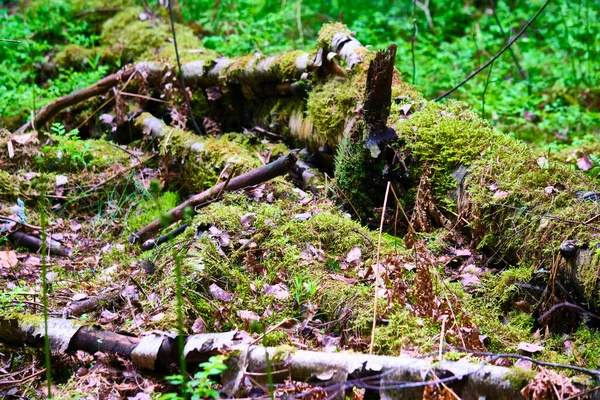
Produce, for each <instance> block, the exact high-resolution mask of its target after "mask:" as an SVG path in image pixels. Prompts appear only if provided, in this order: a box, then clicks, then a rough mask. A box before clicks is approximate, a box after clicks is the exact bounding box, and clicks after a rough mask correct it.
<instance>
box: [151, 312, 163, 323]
mask: <svg viewBox="0 0 600 400" xmlns="http://www.w3.org/2000/svg"><path fill="white" fill-rule="evenodd" d="M164 317H165V313H162V312H160V313H158V314H156V315H153V316H151V317H150V321H152V322H158V321H160V320H161V319H163V318H164Z"/></svg>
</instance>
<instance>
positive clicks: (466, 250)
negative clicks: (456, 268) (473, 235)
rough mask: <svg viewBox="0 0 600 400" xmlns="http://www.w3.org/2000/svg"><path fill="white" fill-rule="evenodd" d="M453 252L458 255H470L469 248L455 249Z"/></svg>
mask: <svg viewBox="0 0 600 400" xmlns="http://www.w3.org/2000/svg"><path fill="white" fill-rule="evenodd" d="M455 254H456V255H457V256H459V257H470V256H471V250H469V249H458V250H456V252H455Z"/></svg>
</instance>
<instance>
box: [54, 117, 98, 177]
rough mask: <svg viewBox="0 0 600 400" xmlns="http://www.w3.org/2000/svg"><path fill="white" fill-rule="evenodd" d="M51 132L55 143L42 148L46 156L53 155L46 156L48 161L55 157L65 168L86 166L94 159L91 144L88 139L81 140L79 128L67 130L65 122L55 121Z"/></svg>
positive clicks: (57, 162)
mask: <svg viewBox="0 0 600 400" xmlns="http://www.w3.org/2000/svg"><path fill="white" fill-rule="evenodd" d="M50 132H51V133H52V139H53V140H54V141H55V143H54V145H53V146H45V147H44V148H43V149H42V151H43V152H44V155H45V156H51V157H45V160H46V161H47V160H48V159H54V160H55V162H56V164H59V165H60V166H62V167H64V168H63V169H79V168H85V167H86V166H87V165H88V163H89V162H90V161H92V159H93V155H92V151H91V146H90V144H89V143H88V142H87V141H82V140H79V130H77V129H72V130H70V131H69V132H67V130H66V128H65V126H64V125H63V124H61V123H60V122H55V123H53V124H52V126H51V127H50ZM59 165H56V166H54V167H55V168H57V167H58V166H59ZM51 167H52V166H51Z"/></svg>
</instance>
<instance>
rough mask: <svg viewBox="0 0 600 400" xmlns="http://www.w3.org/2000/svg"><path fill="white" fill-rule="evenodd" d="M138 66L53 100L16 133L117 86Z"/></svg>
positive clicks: (125, 69)
mask: <svg viewBox="0 0 600 400" xmlns="http://www.w3.org/2000/svg"><path fill="white" fill-rule="evenodd" d="M136 68H137V67H127V68H124V69H122V70H121V71H119V72H116V73H114V74H111V75H109V76H107V77H105V78H102V79H101V80H99V81H98V82H96V83H95V84H93V85H91V86H88V87H87V88H85V89H81V90H78V91H76V92H74V93H71V94H68V95H66V96H63V97H60V98H58V99H56V100H54V101H53V102H51V103H49V104H47V105H46V106H45V107H44V108H42V109H41V110H40V111H39V112H38V113H37V115H36V116H35V121H33V120H32V121H28V122H26V123H25V124H23V125H21V127H20V128H19V129H17V130H16V131H15V132H14V133H15V134H20V133H25V132H27V131H28V130H30V129H32V128H33V124H32V123H33V122H35V125H41V124H43V123H44V122H46V121H48V120H49V119H51V118H52V117H53V116H55V115H56V114H58V113H59V112H60V111H62V110H64V109H65V108H67V107H69V106H73V105H75V104H79V103H81V102H82V101H85V100H88V99H91V98H92V97H95V96H98V95H101V94H104V93H106V92H107V91H108V90H110V89H111V88H113V87H115V86H116V85H118V84H119V83H121V82H122V81H123V80H127V79H129V77H130V76H131V75H132V74H133V73H134V72H135V71H136Z"/></svg>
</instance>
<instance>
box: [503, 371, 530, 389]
mask: <svg viewBox="0 0 600 400" xmlns="http://www.w3.org/2000/svg"><path fill="white" fill-rule="evenodd" d="M536 375H537V372H536V371H535V370H528V369H521V368H519V367H513V368H511V369H510V371H509V373H508V374H507V375H506V379H508V381H509V382H510V385H511V386H512V387H513V388H515V389H522V388H523V387H525V386H526V385H528V384H529V382H531V380H532V379H533V378H535V376H536Z"/></svg>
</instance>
